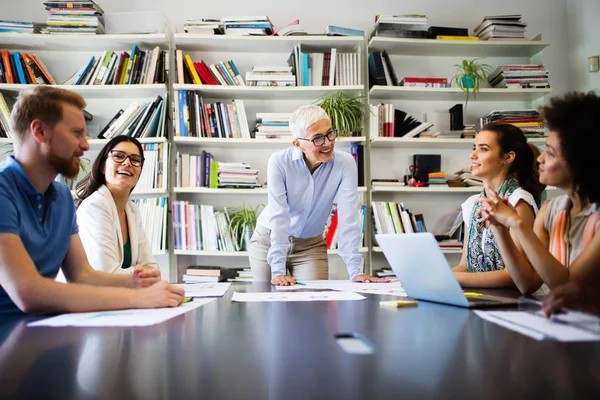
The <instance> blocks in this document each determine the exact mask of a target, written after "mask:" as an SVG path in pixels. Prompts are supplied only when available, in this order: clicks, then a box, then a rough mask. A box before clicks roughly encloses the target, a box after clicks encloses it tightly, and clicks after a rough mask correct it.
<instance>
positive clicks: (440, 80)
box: [403, 77, 448, 83]
mask: <svg viewBox="0 0 600 400" xmlns="http://www.w3.org/2000/svg"><path fill="white" fill-rule="evenodd" d="M403 80H404V82H406V83H448V78H417V77H405V78H404V79H403Z"/></svg>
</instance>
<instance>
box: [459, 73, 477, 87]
mask: <svg viewBox="0 0 600 400" xmlns="http://www.w3.org/2000/svg"><path fill="white" fill-rule="evenodd" d="M461 83H462V85H463V88H469V89H473V88H475V82H474V80H473V77H472V76H471V75H465V76H463V77H462V78H461Z"/></svg>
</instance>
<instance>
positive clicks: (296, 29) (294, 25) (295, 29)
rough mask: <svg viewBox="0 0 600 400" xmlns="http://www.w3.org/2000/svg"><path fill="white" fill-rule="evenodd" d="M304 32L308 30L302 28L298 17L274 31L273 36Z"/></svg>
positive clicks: (303, 33)
mask: <svg viewBox="0 0 600 400" xmlns="http://www.w3.org/2000/svg"><path fill="white" fill-rule="evenodd" d="M306 34H308V32H306V30H304V28H303V27H302V25H301V24H300V20H299V19H297V20H294V21H292V22H290V23H289V24H287V25H286V26H284V27H283V28H281V29H279V30H278V31H276V32H275V36H294V35H306Z"/></svg>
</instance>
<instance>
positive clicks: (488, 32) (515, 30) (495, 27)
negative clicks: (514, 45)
mask: <svg viewBox="0 0 600 400" xmlns="http://www.w3.org/2000/svg"><path fill="white" fill-rule="evenodd" d="M526 26H527V24H526V23H525V22H522V21H521V15H519V14H515V15H490V16H487V17H483V21H481V22H480V23H479V25H477V26H476V27H475V29H473V32H474V33H475V35H477V36H478V37H479V39H480V40H525V27H526Z"/></svg>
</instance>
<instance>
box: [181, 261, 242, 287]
mask: <svg viewBox="0 0 600 400" xmlns="http://www.w3.org/2000/svg"><path fill="white" fill-rule="evenodd" d="M240 271H241V269H240V268H224V267H207V266H203V265H190V266H189V267H187V269H186V270H185V274H184V275H183V282H185V283H206V282H225V281H228V280H230V279H233V278H235V277H236V276H237V274H238V272H240Z"/></svg>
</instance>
